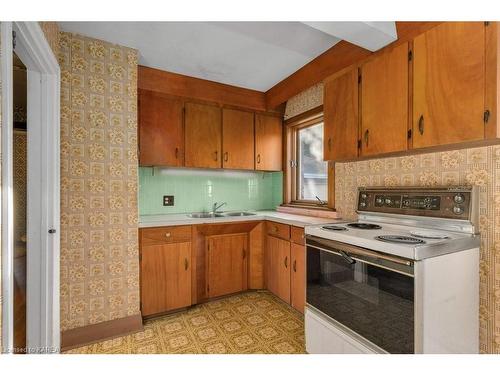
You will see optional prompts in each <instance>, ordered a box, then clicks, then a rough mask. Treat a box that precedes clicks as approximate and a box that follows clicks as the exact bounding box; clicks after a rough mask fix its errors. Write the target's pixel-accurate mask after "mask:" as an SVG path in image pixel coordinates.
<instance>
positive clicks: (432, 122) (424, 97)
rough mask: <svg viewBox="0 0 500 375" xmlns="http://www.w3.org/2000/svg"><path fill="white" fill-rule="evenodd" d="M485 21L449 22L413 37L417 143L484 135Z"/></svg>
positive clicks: (414, 132) (442, 141)
mask: <svg viewBox="0 0 500 375" xmlns="http://www.w3.org/2000/svg"><path fill="white" fill-rule="evenodd" d="M485 27H486V26H485V25H484V23H483V22H445V23H443V24H441V25H439V26H437V27H435V28H433V29H431V30H429V31H427V32H425V33H424V34H421V35H419V36H417V37H416V38H415V40H414V42H413V147H414V148H420V147H427V146H435V145H444V144H450V143H457V142H464V141H473V140H480V139H483V138H484V122H483V113H484V110H485V103H484V95H485Z"/></svg>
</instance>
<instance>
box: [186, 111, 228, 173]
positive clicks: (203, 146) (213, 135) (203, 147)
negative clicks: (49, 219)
mask: <svg viewBox="0 0 500 375" xmlns="http://www.w3.org/2000/svg"><path fill="white" fill-rule="evenodd" d="M184 121H185V124H184V131H185V134H186V136H185V147H186V156H185V166H186V167H196V168H221V167H222V119H221V109H220V108H219V107H216V106H212V105H205V104H197V103H186V104H185V120H184Z"/></svg>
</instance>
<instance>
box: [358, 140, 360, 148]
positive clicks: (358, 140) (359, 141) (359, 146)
mask: <svg viewBox="0 0 500 375" xmlns="http://www.w3.org/2000/svg"><path fill="white" fill-rule="evenodd" d="M358 148H359V149H361V139H358Z"/></svg>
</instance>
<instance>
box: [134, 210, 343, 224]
mask: <svg viewBox="0 0 500 375" xmlns="http://www.w3.org/2000/svg"><path fill="white" fill-rule="evenodd" d="M248 212H252V213H254V214H255V215H250V216H224V217H216V218H191V217H188V216H187V215H188V214H167V215H142V216H140V217H139V228H152V227H163V226H174V225H199V224H212V223H235V222H241V221H257V220H270V221H275V222H278V223H283V224H289V225H294V226H297V227H305V226H306V225H314V224H327V223H335V222H340V221H341V219H325V218H321V217H312V216H303V215H294V214H288V213H283V212H277V211H272V210H269V211H248Z"/></svg>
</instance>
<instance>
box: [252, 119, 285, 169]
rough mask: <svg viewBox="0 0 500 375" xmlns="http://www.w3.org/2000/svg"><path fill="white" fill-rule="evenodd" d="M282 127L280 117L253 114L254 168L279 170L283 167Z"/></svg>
mask: <svg viewBox="0 0 500 375" xmlns="http://www.w3.org/2000/svg"><path fill="white" fill-rule="evenodd" d="M282 150H283V128H282V122H281V118H279V117H276V116H270V115H265V114H260V113H257V114H256V115H255V169H256V170H259V171H281V169H282V168H283V164H282V163H283V162H282V160H283V155H282V152H283V151H282Z"/></svg>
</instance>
